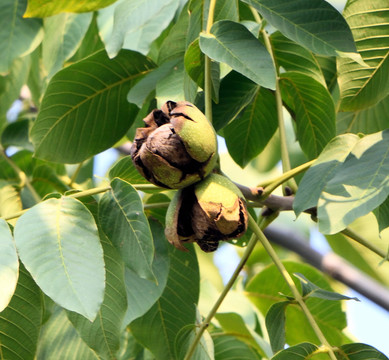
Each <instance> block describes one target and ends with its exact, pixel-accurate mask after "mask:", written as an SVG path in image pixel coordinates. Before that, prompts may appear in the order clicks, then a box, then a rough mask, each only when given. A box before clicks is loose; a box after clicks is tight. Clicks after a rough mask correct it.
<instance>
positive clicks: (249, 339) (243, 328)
mask: <svg viewBox="0 0 389 360" xmlns="http://www.w3.org/2000/svg"><path fill="white" fill-rule="evenodd" d="M230 296H231V295H230ZM215 318H216V319H217V321H218V322H219V324H220V326H221V327H222V329H223V331H224V332H225V333H227V334H228V333H230V334H231V333H233V334H234V336H235V337H236V339H237V340H240V341H243V342H244V343H246V344H247V345H248V346H250V347H251V348H253V349H255V350H256V351H258V352H259V353H260V354H261V355H262V356H266V355H267V354H266V352H265V351H266V350H267V349H262V348H261V346H260V345H261V344H263V343H264V342H265V341H264V340H263V339H259V335H258V334H257V333H256V332H255V331H253V330H252V329H251V328H249V326H248V324H246V323H245V320H244V319H243V318H242V316H241V315H239V314H237V313H233V312H230V313H226V312H223V313H218V314H216V315H215Z"/></svg>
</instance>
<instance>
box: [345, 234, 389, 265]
mask: <svg viewBox="0 0 389 360" xmlns="http://www.w3.org/2000/svg"><path fill="white" fill-rule="evenodd" d="M341 233H342V234H343V235H345V236H347V237H348V238H350V239H351V240H354V241H356V242H357V243H359V244H361V245H363V246H364V247H366V248H368V249H369V250H371V251H372V252H374V253H376V254H377V255H378V256H380V257H382V258H383V259H386V258H387V257H386V255H387V254H386V252H385V251H382V250H381V249H380V248H378V247H377V246H375V245H374V244H372V243H371V242H370V241H368V240H366V239H365V238H363V237H362V236H360V235H358V234H357V233H355V232H354V231H352V230H351V229H350V228H346V229H344V230H342V231H341Z"/></svg>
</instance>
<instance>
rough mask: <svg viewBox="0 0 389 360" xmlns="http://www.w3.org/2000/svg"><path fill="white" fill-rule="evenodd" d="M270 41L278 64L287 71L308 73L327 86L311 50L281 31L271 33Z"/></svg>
mask: <svg viewBox="0 0 389 360" xmlns="http://www.w3.org/2000/svg"><path fill="white" fill-rule="evenodd" d="M270 41H271V45H272V48H273V52H274V58H275V61H276V63H277V65H278V66H282V67H283V68H284V69H285V70H286V71H296V72H301V73H303V74H306V75H308V76H310V77H311V78H313V79H315V80H316V81H318V82H319V83H321V84H322V85H324V86H326V82H325V79H324V76H323V73H322V70H321V68H320V65H319V63H318V61H317V59H316V58H315V56H314V55H313V54H312V53H311V52H310V51H309V50H307V49H306V48H305V47H303V46H301V45H299V44H297V43H295V42H294V41H292V40H290V39H288V38H287V37H285V36H284V35H282V34H281V33H280V32H279V31H276V32H274V33H273V34H271V36H270Z"/></svg>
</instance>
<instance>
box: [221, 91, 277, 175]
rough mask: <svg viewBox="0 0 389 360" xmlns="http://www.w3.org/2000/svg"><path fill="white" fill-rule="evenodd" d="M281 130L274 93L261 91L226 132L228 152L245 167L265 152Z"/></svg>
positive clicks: (229, 125) (225, 129)
mask: <svg viewBox="0 0 389 360" xmlns="http://www.w3.org/2000/svg"><path fill="white" fill-rule="evenodd" d="M277 127H278V120H277V106H276V100H275V97H274V94H273V92H271V91H270V90H267V89H265V88H259V89H258V91H257V93H256V95H255V96H254V99H253V101H252V102H251V103H250V104H249V105H248V106H247V107H246V108H245V109H244V111H243V113H242V115H241V116H240V117H238V118H236V119H235V120H233V121H232V122H231V123H230V124H228V125H227V126H226V127H225V128H224V137H225V139H226V144H227V147H228V152H229V153H230V155H231V157H232V158H233V159H234V161H235V162H236V163H237V164H238V165H240V166H241V167H242V168H243V167H245V166H246V165H247V164H248V163H249V162H250V161H251V160H252V159H254V158H255V157H256V156H257V155H258V154H259V153H261V152H262V150H263V149H264V148H265V146H266V145H267V143H268V142H269V141H270V139H271V138H272V136H273V135H274V133H275V131H276V130H277Z"/></svg>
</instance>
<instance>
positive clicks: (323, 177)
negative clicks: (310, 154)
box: [293, 134, 359, 216]
mask: <svg viewBox="0 0 389 360" xmlns="http://www.w3.org/2000/svg"><path fill="white" fill-rule="evenodd" d="M358 140H359V137H358V136H356V135H353V134H344V135H339V136H337V137H335V138H333V139H332V140H331V141H330V142H329V143H328V144H327V146H326V147H325V148H324V150H323V151H322V153H321V154H320V155H319V157H318V159H317V160H316V161H315V163H314V164H313V165H312V166H311V167H310V168H309V170H308V171H307V172H306V173H305V175H304V177H303V178H302V180H301V182H300V184H299V188H298V190H297V193H296V197H295V199H294V201H293V209H294V211H295V213H296V215H297V216H298V215H300V214H301V213H302V212H303V211H304V210H306V209H309V208H311V207H314V206H317V203H318V201H319V198H320V194H321V192H322V191H323V189H324V187H325V186H326V184H327V182H328V181H329V180H330V179H331V178H332V177H333V176H334V174H335V172H336V169H337V167H338V166H339V165H340V164H342V163H343V161H344V160H345V159H346V157H347V156H348V154H349V153H350V151H351V150H352V148H353V147H354V146H355V144H356V143H357V141H358Z"/></svg>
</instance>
